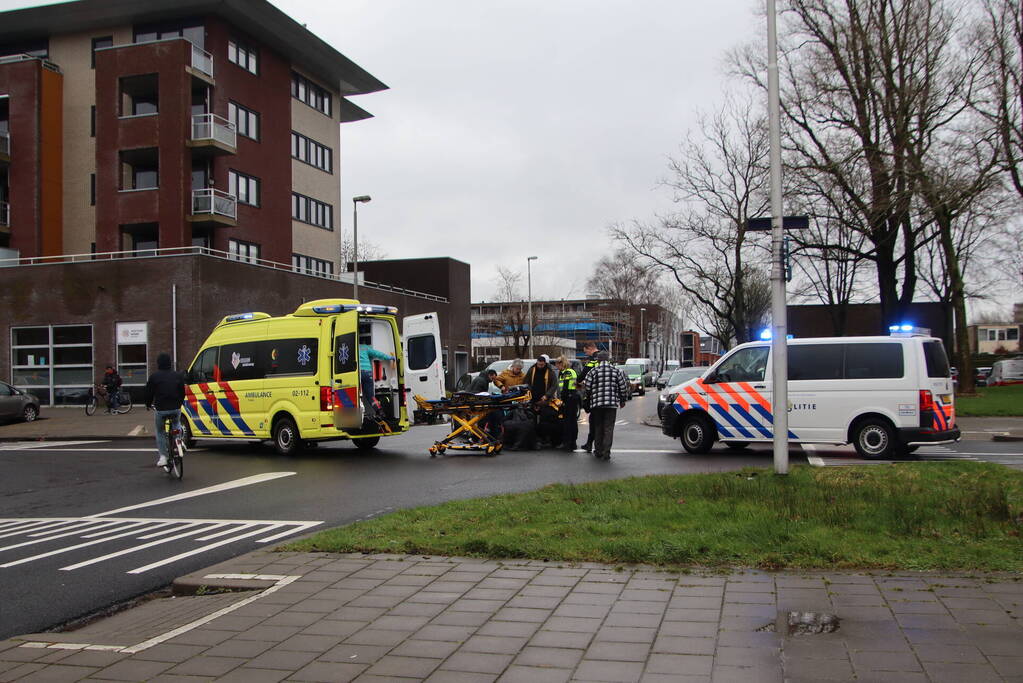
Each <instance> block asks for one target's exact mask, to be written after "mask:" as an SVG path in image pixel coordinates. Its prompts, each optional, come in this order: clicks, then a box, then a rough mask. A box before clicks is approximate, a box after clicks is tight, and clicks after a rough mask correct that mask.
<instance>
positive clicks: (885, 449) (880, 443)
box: [853, 417, 896, 460]
mask: <svg viewBox="0 0 1023 683" xmlns="http://www.w3.org/2000/svg"><path fill="white" fill-rule="evenodd" d="M853 446H855V447H856V452H857V453H859V454H860V457H861V458H867V459H869V460H878V459H886V458H890V457H892V455H894V453H895V447H896V441H895V433H894V430H893V429H892V426H891V425H890V424H889V423H888V421H887V420H883V419H881V418H876V417H868V418H867V419H865V420H863V421H862V422H860V423H859V424H857V425H856V427H855V428H854V429H853Z"/></svg>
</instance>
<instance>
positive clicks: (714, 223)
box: [610, 97, 768, 347]
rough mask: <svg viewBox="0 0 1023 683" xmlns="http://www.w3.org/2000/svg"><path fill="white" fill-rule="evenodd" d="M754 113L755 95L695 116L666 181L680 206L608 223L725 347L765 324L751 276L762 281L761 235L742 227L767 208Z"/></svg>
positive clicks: (760, 131) (763, 145)
mask: <svg viewBox="0 0 1023 683" xmlns="http://www.w3.org/2000/svg"><path fill="white" fill-rule="evenodd" d="M755 111H756V107H755V106H754V105H753V103H752V101H749V100H743V99H741V98H736V97H731V98H729V99H728V101H727V102H726V104H725V105H724V106H723V107H722V108H721V109H719V110H718V111H717V112H716V113H715V114H714V115H713V116H711V117H705V116H704V117H701V118H700V123H699V127H698V129H697V130H695V131H692V132H690V134H689V135H688V136H687V139H686V141H685V142H684V143H683V144H682V146H681V149H680V153H679V155H678V157H677V158H673V159H671V160H670V169H671V172H672V175H671V176H670V178H668V179H667V180H665V181H664V184H665V185H666V186H667V187H669V188H671V189H672V190H673V192H674V198H675V201H676V203H678V204H680V209H679V211H678V212H677V213H675V214H673V215H671V216H665V217H662V218H660V219H658V220H657V221H655V222H654V223H650V224H647V223H642V222H639V221H636V222H633V223H632V224H631V225H622V224H618V225H613V226H611V228H610V232H611V235H612V236H613V237H614V238H615V239H617V240H619V241H620V242H622V243H623V244H624V245H626V246H627V247H628V248H629V249H630V251H631V252H633V253H634V254H636V255H637V256H639V257H640V259H641V261H642V263H643V265H645V266H651V267H653V268H655V269H656V270H658V271H659V272H661V273H664V274H667V275H668V276H669V277H670V278H671V279H673V280H674V282H675V283H677V286H678V287H679V288H680V289H681V290H682V291H684V292H685V294H686V296H687V298H688V299H689V300H690V301H691V304H692V306H693V311H694V313H695V315H694V316H692V317H693V318H694V320H696V321H699V322H702V323H703V324H704V326H705V329H707V331H708V332H709V333H710V334H711V335H712V336H714V337H716V338H717V339H718V340H719V341H721V343H722V344H724V345H725V346H726V347H727V346H731V344H732V343H734V342H740V343H741V342H745V341H749V340H750V339H751V338H752V337H753V336H754V334H755V330H756V328H757V326H758V325H759V324H761V322H762V311H761V310H760V308H759V304H756V303H754V302H752V301H751V294H752V292H751V287H750V284H749V282H750V281H751V280H755V279H756V278H757V276H758V274H759V275H760V276H762V277H764V278H765V279H766V275H764V274H765V273H766V269H767V264H766V261H767V251H766V250H765V246H764V244H763V239H762V237H758V235H757V234H756V233H747V231H746V225H747V220H748V219H749V218H751V217H755V216H759V215H761V214H762V213H764V211H765V210H766V207H767V195H768V192H767V189H768V188H767V183H768V173H767V155H768V140H767V126H766V121H765V120H764V119H763V117H758V116H751V115H750V112H755ZM758 246H759V248H758ZM753 289H755V288H753Z"/></svg>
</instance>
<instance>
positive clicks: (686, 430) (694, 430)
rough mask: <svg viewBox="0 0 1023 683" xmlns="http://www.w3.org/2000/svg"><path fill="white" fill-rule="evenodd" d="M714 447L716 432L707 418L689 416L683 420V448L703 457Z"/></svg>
mask: <svg viewBox="0 0 1023 683" xmlns="http://www.w3.org/2000/svg"><path fill="white" fill-rule="evenodd" d="M713 445H714V430H713V428H712V427H711V425H710V422H708V421H707V419H706V418H704V417H701V416H699V415H687V416H686V417H684V418H682V448H684V449H686V451H687V452H688V453H694V454H697V455H702V454H703V453H706V452H708V451H709V450H710V448H711V446H713Z"/></svg>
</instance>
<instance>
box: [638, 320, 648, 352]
mask: <svg viewBox="0 0 1023 683" xmlns="http://www.w3.org/2000/svg"><path fill="white" fill-rule="evenodd" d="M644 313H646V309H645V308H640V309H639V338H640V340H641V341H642V345H641V347H640V349H639V355H640V357H641V358H646V328H645V327H644V326H643V314H644Z"/></svg>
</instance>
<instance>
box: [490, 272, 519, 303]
mask: <svg viewBox="0 0 1023 683" xmlns="http://www.w3.org/2000/svg"><path fill="white" fill-rule="evenodd" d="M492 281H493V283H494V300H495V301H522V273H520V272H518V271H516V270H512V269H511V268H506V267H505V266H498V267H497V275H495V276H494V278H493V280H492Z"/></svg>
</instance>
